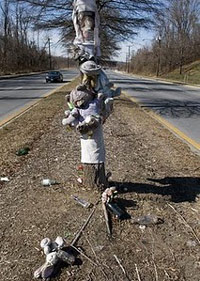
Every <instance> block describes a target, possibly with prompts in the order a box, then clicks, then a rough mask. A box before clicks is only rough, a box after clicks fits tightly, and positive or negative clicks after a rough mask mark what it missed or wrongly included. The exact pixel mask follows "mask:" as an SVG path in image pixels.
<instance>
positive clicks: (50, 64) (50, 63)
mask: <svg viewBox="0 0 200 281" xmlns="http://www.w3.org/2000/svg"><path fill="white" fill-rule="evenodd" d="M48 44H49V69H50V70H51V69H52V60H51V39H50V38H48Z"/></svg>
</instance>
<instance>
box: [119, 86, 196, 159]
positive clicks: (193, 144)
mask: <svg viewBox="0 0 200 281" xmlns="http://www.w3.org/2000/svg"><path fill="white" fill-rule="evenodd" d="M122 94H123V95H124V96H125V97H126V98H128V99H130V100H131V101H132V102H134V103H136V104H137V105H138V106H139V107H140V108H142V109H144V108H146V107H145V105H144V104H142V103H141V102H140V101H139V100H138V99H136V98H134V97H131V96H130V95H129V94H127V93H126V92H124V91H122ZM145 113H147V114H148V115H149V116H151V117H152V118H153V119H155V120H156V121H158V122H159V123H160V124H161V125H163V126H164V127H165V128H167V129H168V130H169V131H170V132H172V133H173V134H174V135H176V136H177V137H178V138H179V139H181V140H182V141H184V142H185V143H187V144H188V145H189V146H190V147H191V149H193V150H195V152H197V153H198V154H199V153H200V143H198V142H196V141H195V140H193V139H191V138H190V137H188V136H187V135H186V134H184V133H183V132H182V131H180V130H179V129H178V128H176V127H175V126H174V125H172V124H171V123H170V122H168V121H167V120H165V119H164V118H162V117H161V116H159V115H158V114H156V113H155V112H154V111H153V110H151V109H149V108H148V111H145Z"/></svg>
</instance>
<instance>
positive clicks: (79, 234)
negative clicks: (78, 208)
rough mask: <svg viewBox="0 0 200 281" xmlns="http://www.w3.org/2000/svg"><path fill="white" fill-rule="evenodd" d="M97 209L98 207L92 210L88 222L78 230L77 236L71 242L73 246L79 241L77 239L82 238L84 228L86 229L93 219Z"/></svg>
mask: <svg viewBox="0 0 200 281" xmlns="http://www.w3.org/2000/svg"><path fill="white" fill-rule="evenodd" d="M95 210H96V207H95V208H94V209H93V210H92V212H91V213H90V215H89V216H88V218H87V220H86V222H85V223H84V224H83V225H82V227H81V229H80V230H79V231H78V232H77V234H76V236H75V237H74V239H73V241H72V242H71V244H70V245H71V246H74V245H75V244H76V243H77V241H78V240H79V238H80V236H81V234H82V232H83V231H84V229H85V228H86V226H87V225H88V223H89V221H90V220H91V218H92V216H93V214H94V212H95Z"/></svg>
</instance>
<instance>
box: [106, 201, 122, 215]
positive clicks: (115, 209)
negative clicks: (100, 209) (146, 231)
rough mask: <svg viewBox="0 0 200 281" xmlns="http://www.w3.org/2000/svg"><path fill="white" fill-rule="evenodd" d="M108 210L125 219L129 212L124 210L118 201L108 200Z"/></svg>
mask: <svg viewBox="0 0 200 281" xmlns="http://www.w3.org/2000/svg"><path fill="white" fill-rule="evenodd" d="M106 206H107V208H108V210H109V211H110V212H111V213H113V214H114V215H115V217H116V218H117V219H120V220H121V219H124V218H125V217H126V216H127V214H126V212H125V211H124V210H122V209H121V208H120V207H119V206H118V204H117V203H116V202H113V201H112V202H108V203H107V204H106Z"/></svg>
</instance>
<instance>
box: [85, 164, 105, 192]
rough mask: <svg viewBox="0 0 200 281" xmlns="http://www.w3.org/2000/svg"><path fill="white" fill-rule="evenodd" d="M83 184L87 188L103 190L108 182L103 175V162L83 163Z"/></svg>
mask: <svg viewBox="0 0 200 281" xmlns="http://www.w3.org/2000/svg"><path fill="white" fill-rule="evenodd" d="M83 184H84V185H85V186H86V187H88V188H97V189H98V190H100V191H103V190H105V189H106V188H107V187H108V186H109V184H108V179H107V177H106V175H105V165H104V163H99V164H83Z"/></svg>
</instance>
